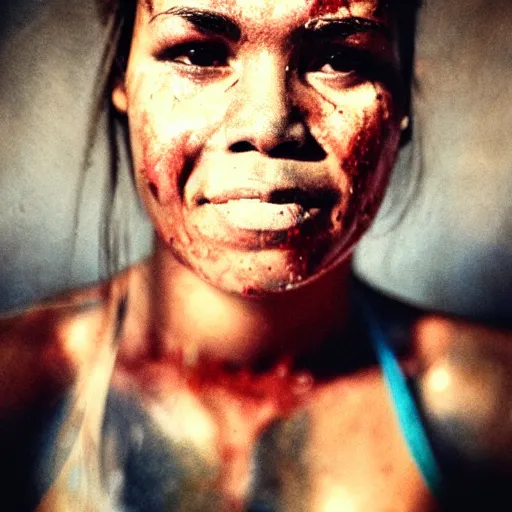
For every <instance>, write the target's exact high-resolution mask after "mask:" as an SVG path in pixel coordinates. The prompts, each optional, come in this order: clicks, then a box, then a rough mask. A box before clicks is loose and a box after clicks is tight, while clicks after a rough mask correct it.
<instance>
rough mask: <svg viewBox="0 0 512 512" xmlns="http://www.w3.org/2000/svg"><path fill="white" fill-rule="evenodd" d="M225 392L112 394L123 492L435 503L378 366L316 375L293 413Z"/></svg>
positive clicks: (199, 503)
mask: <svg viewBox="0 0 512 512" xmlns="http://www.w3.org/2000/svg"><path fill="white" fill-rule="evenodd" d="M120 400H121V401H120ZM123 400H124V402H123ZM209 400H210V402H211V401H212V400H213V401H215V400H216V398H215V397H214V396H212V397H210V398H209ZM217 400H221V398H220V397H217ZM228 402H229V400H228V399H226V398H224V399H222V404H217V407H216V408H215V407H213V408H212V407H211V404H210V406H209V407H205V406H204V401H203V400H198V399H197V397H195V396H191V395H190V394H188V393H181V394H180V393H178V394H175V395H174V396H173V397H172V398H171V397H169V398H168V400H162V399H161V398H160V399H159V400H155V399H154V397H152V398H147V399H146V400H144V401H143V405H141V403H135V402H133V401H131V400H129V399H128V400H126V399H122V398H121V399H120V398H119V397H118V398H113V399H111V403H110V406H109V411H110V412H109V413H108V415H107V421H106V428H105V433H106V439H108V440H109V454H108V457H107V459H106V460H107V461H108V463H107V468H106V469H107V474H110V475H111V476H112V475H117V478H118V481H119V482H118V483H119V485H118V487H117V489H116V493H117V496H116V499H117V500H118V501H120V502H122V503H124V504H125V506H129V507H130V510H132V509H133V510H148V511H149V510H154V511H159V510H183V511H196V510H197V511H203V512H207V511H209V510H216V511H218V510H229V511H236V510H247V511H254V512H256V511H263V510H264V511H276V512H277V511H293V512H300V511H304V512H316V511H318V512H320V511H321V512H329V511H345V510H346V511H354V512H355V511H367V510H375V511H377V512H378V511H380V510H382V511H384V510H396V511H400V510H403V511H407V512H413V511H415V510H418V511H427V510H435V508H434V505H433V500H432V499H431V497H430V496H429V494H428V491H427V490H426V488H425V485H424V483H423V481H422V479H421V476H420V475H419V473H418V471H417V469H416V466H415V463H414V461H413V460H412V459H411V457H410V455H409V452H408V449H407V447H406V445H405V443H404V441H403V439H402V436H401V434H400V429H399V426H398V424H397V421H396V419H395V415H394V411H393V409H392V405H391V404H390V402H389V397H388V394H387V390H386V389H385V386H384V384H383V383H382V380H381V378H380V374H379V373H378V372H371V373H369V374H365V375H362V376H358V377H356V378H354V379H352V380H345V381H343V382H336V383H331V384H329V385H326V386H320V387H318V388H317V389H315V391H314V392H313V393H312V394H311V395H310V396H309V397H308V399H307V400H304V401H303V403H302V404H301V405H300V406H298V407H296V408H294V409H293V410H290V411H288V412H287V414H274V413H273V412H272V411H269V410H268V407H267V410H265V408H264V407H263V409H262V408H260V407H256V406H253V407H252V408H247V407H244V404H243V403H239V402H237V401H236V400H234V401H233V402H232V403H231V404H230V405H228V406H226V404H227V403H228ZM269 407H270V406H269ZM212 411H214V412H212ZM141 503H145V505H144V506H141V505H140V504H141ZM137 507H139V508H137ZM144 507H146V508H144Z"/></svg>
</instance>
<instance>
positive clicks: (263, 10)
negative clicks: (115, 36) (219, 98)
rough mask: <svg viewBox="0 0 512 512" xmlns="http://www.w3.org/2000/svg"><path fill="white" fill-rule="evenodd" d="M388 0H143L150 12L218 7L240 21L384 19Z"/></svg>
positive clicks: (217, 9) (216, 8)
mask: <svg viewBox="0 0 512 512" xmlns="http://www.w3.org/2000/svg"><path fill="white" fill-rule="evenodd" d="M388 3H389V2H386V1H385V0H143V4H144V5H145V6H146V8H147V10H149V12H150V14H152V15H154V14H158V13H159V12H164V11H166V10H167V9H170V8H172V7H189V8H199V9H207V10H215V11H218V12H219V13H222V14H226V15H229V16H232V17H236V18H238V19H240V20H244V19H247V20H260V21H263V20H264V21H265V23H268V22H275V23H278V22H279V21H290V20H297V21H299V20H300V21H301V22H304V21H307V20H308V19H310V18H319V17H323V16H332V15H336V16H343V17H348V16H354V17H362V18H373V19H381V20H385V19H386V18H388V16H389V14H390V13H388V12H387V7H386V6H387V4H388Z"/></svg>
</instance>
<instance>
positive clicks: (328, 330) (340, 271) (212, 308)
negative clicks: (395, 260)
mask: <svg viewBox="0 0 512 512" xmlns="http://www.w3.org/2000/svg"><path fill="white" fill-rule="evenodd" d="M349 273H350V263H349V262H348V261H347V262H345V263H344V264H342V265H339V266H338V267H337V268H336V269H335V270H334V271H332V272H330V273H328V274H327V275H324V276H322V277H321V278H319V279H317V280H316V281H314V282H313V283H311V284H309V285H306V286H305V287H302V288H299V289H298V290H292V291H287V292H283V293H280V294H273V295H269V296H268V297H264V298H248V297H242V296H238V295H233V294H229V293H226V292H223V291H221V290H219V289H217V288H215V287H213V286H212V285H210V284H208V283H206V282H205V281H203V280H201V279H200V278H199V277H197V275H196V274H195V273H193V272H192V271H191V270H190V269H189V268H187V267H186V266H184V265H182V264H181V263H179V262H178V261H177V260H176V259H175V258H174V257H173V255H172V254H171V252H170V251H169V250H168V249H166V248H165V247H162V246H161V245H158V246H157V248H156V251H155V253H154V255H153V257H152V259H151V260H150V263H149V281H148V288H149V291H148V295H149V306H150V308H149V311H150V320H149V322H150V330H151V332H152V333H153V335H154V340H155V346H154V350H153V353H154V354H155V355H156V357H159V358H160V357H167V356H169V357H170V356H176V355H179V356H180V357H183V358H184V361H185V362H187V363H189V364H194V363H196V362H198V361H214V362H221V363H228V364H234V365H241V366H247V365H256V364H258V363H261V362H262V361H265V362H267V363H270V364H272V363H273V362H278V361H280V360H283V359H286V360H288V361H290V360H293V359H294V358H296V357H299V356H300V355H302V354H304V353H307V352H309V351H312V350H314V349H315V347H316V346H319V345H320V344H321V343H323V342H324V341H325V340H326V339H327V338H329V337H330V336H332V335H333V334H335V333H340V332H342V331H343V328H344V327H345V324H346V320H347V318H346V310H347V291H348V277H349Z"/></svg>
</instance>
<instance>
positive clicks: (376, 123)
mask: <svg viewBox="0 0 512 512" xmlns="http://www.w3.org/2000/svg"><path fill="white" fill-rule="evenodd" d="M325 112H326V110H325V109H324V111H323V112H322V113H320V114H318V112H317V114H316V115H315V114H313V115H312V116H311V125H312V131H316V134H315V133H314V135H316V136H317V137H318V140H319V141H320V142H321V144H322V145H323V146H324V148H326V149H327V151H328V153H329V154H330V155H331V158H333V159H334V160H335V165H334V166H333V168H334V169H336V172H337V173H338V175H337V176H335V177H334V176H333V178H334V179H336V180H337V181H338V183H339V184H340V188H341V189H342V191H343V199H342V203H341V204H340V207H339V209H338V210H337V212H335V215H334V217H333V224H334V227H335V228H336V227H340V228H344V229H345V230H346V229H347V228H348V227H349V226H351V225H353V223H354V221H357V222H358V223H359V224H361V226H363V225H364V226H366V225H367V224H368V223H369V222H370V221H371V220H372V219H373V216H374V215H375V213H376V210H377V208H378V206H379V204H380V202H381V200H382V197H383V195H384V192H385V189H386V185H387V180H388V177H389V173H390V170H391V168H392V166H393V164H394V161H395V158H396V154H397V150H398V144H399V133H400V130H399V127H398V121H397V116H396V114H395V108H394V105H393V101H392V96H391V94H390V93H389V92H388V91H387V90H386V89H384V88H383V87H380V86H378V85H373V84H366V85H363V86H361V88H360V89H359V90H357V89H356V90H354V91H353V92H350V93H348V94H347V95H346V97H345V98H344V99H343V101H340V102H339V103H337V105H336V106H335V108H334V109H333V110H331V111H330V113H328V114H327V115H326V114H325ZM313 127H314V128H313ZM338 224H339V226H337V225H338Z"/></svg>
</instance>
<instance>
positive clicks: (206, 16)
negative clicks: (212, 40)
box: [149, 7, 242, 42]
mask: <svg viewBox="0 0 512 512" xmlns="http://www.w3.org/2000/svg"><path fill="white" fill-rule="evenodd" d="M160 16H179V17H180V18H182V19H184V20H186V21H188V22H189V23H192V25H194V27H195V28H196V29H197V30H199V31H200V32H203V33H206V34H213V35H217V36H222V37H225V38H227V39H229V40H231V41H234V42H238V41H239V40H240V38H241V37H242V30H241V28H240V26H239V25H238V24H237V23H236V22H235V21H234V20H232V19H231V18H229V17H227V16H224V15H222V14H218V13H216V12H212V11H208V10H202V9H191V8H187V7H171V8H170V9H167V10H166V11H163V12H159V13H158V14H155V15H154V16H152V17H151V19H150V20H149V23H153V22H154V21H155V20H156V19H157V18H159V17H160Z"/></svg>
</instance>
